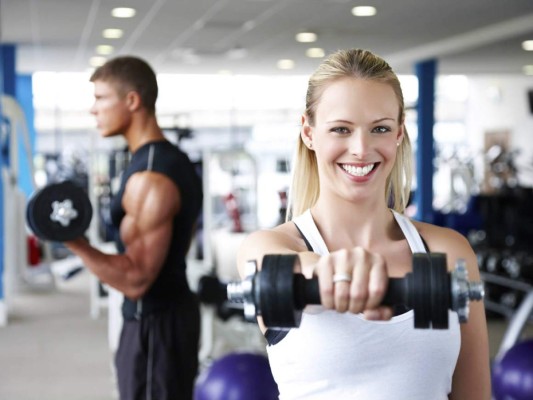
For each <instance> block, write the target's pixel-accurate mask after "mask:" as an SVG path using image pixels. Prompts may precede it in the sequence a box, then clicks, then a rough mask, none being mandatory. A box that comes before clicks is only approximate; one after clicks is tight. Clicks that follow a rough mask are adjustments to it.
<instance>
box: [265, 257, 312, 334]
mask: <svg viewBox="0 0 533 400" xmlns="http://www.w3.org/2000/svg"><path fill="white" fill-rule="evenodd" d="M297 259H298V256H297V255H295V254H275V255H265V256H264V257H263V265H262V269H261V280H260V282H259V296H258V297H259V304H260V314H261V316H262V318H263V321H264V323H265V325H266V326H275V327H279V328H284V327H294V326H299V325H300V319H301V316H302V310H301V309H300V310H298V309H297V307H296V305H295V302H294V264H295V262H296V261H297Z"/></svg>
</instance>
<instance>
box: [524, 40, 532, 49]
mask: <svg viewBox="0 0 533 400" xmlns="http://www.w3.org/2000/svg"><path fill="white" fill-rule="evenodd" d="M522 48H523V49H524V50H525V51H533V40H524V41H523V42H522Z"/></svg>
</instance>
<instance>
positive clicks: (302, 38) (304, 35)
mask: <svg viewBox="0 0 533 400" xmlns="http://www.w3.org/2000/svg"><path fill="white" fill-rule="evenodd" d="M296 41H297V42H300V43H313V42H316V33H313V32H300V33H298V34H296Z"/></svg>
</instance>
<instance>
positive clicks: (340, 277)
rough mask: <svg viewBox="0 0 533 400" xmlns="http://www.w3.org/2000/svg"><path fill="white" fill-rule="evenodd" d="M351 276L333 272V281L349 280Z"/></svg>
mask: <svg viewBox="0 0 533 400" xmlns="http://www.w3.org/2000/svg"><path fill="white" fill-rule="evenodd" d="M351 281H352V276H351V275H350V274H333V283H337V282H351Z"/></svg>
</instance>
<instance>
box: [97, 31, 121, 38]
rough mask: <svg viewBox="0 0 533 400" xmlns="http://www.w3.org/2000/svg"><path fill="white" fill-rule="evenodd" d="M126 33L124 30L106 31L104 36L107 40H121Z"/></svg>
mask: <svg viewBox="0 0 533 400" xmlns="http://www.w3.org/2000/svg"><path fill="white" fill-rule="evenodd" d="M123 34H124V32H123V31H122V29H104V31H103V32H102V36H103V37H105V38H106V39H120V38H121V37H122V35H123Z"/></svg>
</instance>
